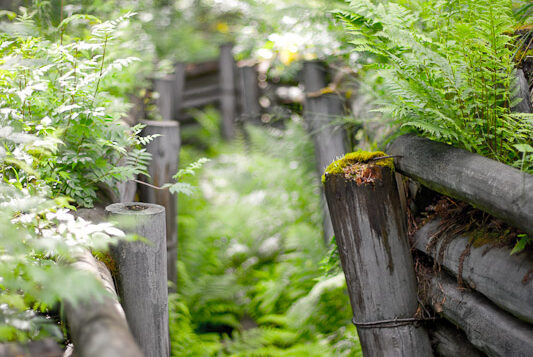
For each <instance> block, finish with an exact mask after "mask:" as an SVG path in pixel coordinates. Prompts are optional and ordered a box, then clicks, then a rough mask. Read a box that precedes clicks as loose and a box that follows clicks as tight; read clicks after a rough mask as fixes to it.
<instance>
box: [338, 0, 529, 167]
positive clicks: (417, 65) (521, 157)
mask: <svg viewBox="0 0 533 357" xmlns="http://www.w3.org/2000/svg"><path fill="white" fill-rule="evenodd" d="M399 3H404V4H407V5H409V8H408V7H406V6H402V5H400V4H399ZM350 8H351V10H350V11H339V12H337V16H338V18H339V19H341V20H342V22H343V23H344V24H345V28H346V29H347V31H348V32H349V33H350V34H351V38H352V40H351V43H352V45H353V47H354V50H355V51H360V52H364V53H367V54H371V55H372V56H374V57H373V58H374V63H372V64H370V65H369V66H368V67H367V68H368V69H369V70H372V71H376V72H377V73H378V74H379V78H380V81H382V91H381V92H380V98H379V99H378V102H379V103H380V105H381V106H380V108H379V109H378V110H379V111H381V112H383V113H385V114H387V115H389V116H390V117H392V119H393V120H394V121H395V122H396V123H398V124H400V125H401V126H402V127H404V128H408V129H410V130H414V131H417V132H419V133H421V134H422V135H425V136H428V137H430V138H432V139H435V140H439V141H443V142H446V143H450V144H453V145H455V146H458V147H462V148H465V149H467V150H470V151H473V152H476V153H479V154H482V155H484V156H487V157H490V158H494V159H496V160H499V161H501V162H504V163H507V164H509V165H513V166H515V167H518V168H522V169H523V170H524V171H527V172H533V161H532V160H533V156H531V155H529V154H526V153H525V152H523V151H522V150H521V149H520V148H523V146H521V145H524V144H527V143H530V142H531V140H532V138H533V129H532V128H533V126H532V123H533V116H532V115H526V114H517V113H513V112H512V111H511V108H512V107H513V106H515V105H516V104H517V102H518V100H517V99H515V97H514V95H515V93H516V92H517V90H518V88H517V84H516V73H515V68H514V63H513V55H514V51H515V48H514V38H513V36H512V35H510V33H512V31H513V26H514V25H515V24H516V23H515V20H514V18H513V16H512V11H511V10H512V8H511V1H508V0H498V1H492V0H482V1H474V0H465V1H444V0H432V1H427V2H418V1H401V2H400V1H397V2H387V3H382V2H379V3H374V2H372V1H370V0H365V1H351V2H350ZM430 10H431V11H430ZM517 145H519V146H517Z"/></svg>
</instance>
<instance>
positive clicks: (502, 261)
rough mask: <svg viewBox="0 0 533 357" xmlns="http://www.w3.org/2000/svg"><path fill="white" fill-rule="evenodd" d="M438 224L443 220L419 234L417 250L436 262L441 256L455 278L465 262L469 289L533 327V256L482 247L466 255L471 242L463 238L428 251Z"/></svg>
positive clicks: (465, 274) (528, 253)
mask: <svg viewBox="0 0 533 357" xmlns="http://www.w3.org/2000/svg"><path fill="white" fill-rule="evenodd" d="M439 224H440V220H434V221H432V222H430V223H427V224H426V225H425V226H423V227H422V228H421V229H420V230H419V231H418V232H416V234H415V240H414V245H415V247H416V249H418V250H420V251H422V252H424V253H426V254H429V255H430V256H431V257H432V258H433V259H437V256H440V257H442V261H441V262H440V264H441V265H442V266H443V267H445V268H446V270H448V271H449V272H451V273H452V274H453V275H454V276H457V274H458V271H459V265H460V262H461V260H462V261H463V263H462V264H463V268H462V274H461V275H462V278H463V279H464V281H465V282H467V283H468V285H469V286H471V287H472V288H474V289H475V290H477V291H478V292H480V293H482V294H483V295H485V296H486V297H487V298H489V299H490V300H491V301H492V302H494V303H495V304H496V305H498V306H499V307H501V308H502V309H504V310H506V311H509V312H510V313H512V314H513V315H515V316H517V317H518V318H520V319H522V320H524V321H527V322H529V323H532V324H533V308H532V305H531V304H532V302H533V279H531V278H533V276H531V275H533V254H531V253H530V252H523V253H521V254H517V255H510V249H508V248H499V247H491V246H482V247H478V248H476V247H470V253H469V254H468V255H464V256H463V252H465V250H466V249H467V247H468V242H469V238H467V237H463V236H459V237H455V239H453V240H451V241H447V242H446V244H445V245H444V246H442V244H441V243H438V244H437V245H436V246H435V247H434V249H431V252H429V251H428V244H429V243H430V241H431V237H433V236H434V235H435V234H436V233H437V232H438V230H439ZM441 248H442V249H443V252H441ZM442 253H443V254H442Z"/></svg>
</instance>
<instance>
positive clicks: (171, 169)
mask: <svg viewBox="0 0 533 357" xmlns="http://www.w3.org/2000/svg"><path fill="white" fill-rule="evenodd" d="M142 123H143V124H146V127H145V128H144V129H143V131H142V133H141V135H142V136H148V135H155V134H160V135H161V136H159V137H157V138H155V139H154V140H153V141H151V142H150V143H148V144H147V145H146V151H147V152H149V153H150V154H152V161H151V162H150V165H149V166H148V173H149V174H150V178H147V177H143V179H144V180H145V181H147V182H149V183H151V184H152V185H155V186H157V187H161V186H163V185H164V184H166V183H171V182H173V179H172V176H174V175H175V174H176V172H177V171H178V160H179V153H180V128H179V124H178V123H177V122H175V121H152V120H150V121H149V120H145V121H142ZM139 198H140V201H141V202H147V203H155V204H158V205H161V206H163V207H165V212H166V224H167V227H166V231H167V274H168V280H169V281H171V282H172V283H173V284H174V286H173V287H172V291H175V289H174V287H175V284H176V283H177V271H176V264H177V260H178V253H177V246H178V224H177V216H178V212H177V197H176V195H173V194H171V193H170V192H169V191H168V190H167V189H166V190H157V189H154V188H151V187H148V186H145V185H139Z"/></svg>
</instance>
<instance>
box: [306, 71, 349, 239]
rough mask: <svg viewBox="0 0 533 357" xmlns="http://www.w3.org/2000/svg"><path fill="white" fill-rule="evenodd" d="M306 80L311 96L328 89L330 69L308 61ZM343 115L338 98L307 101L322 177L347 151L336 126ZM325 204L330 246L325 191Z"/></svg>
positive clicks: (325, 224) (317, 161)
mask: <svg viewBox="0 0 533 357" xmlns="http://www.w3.org/2000/svg"><path fill="white" fill-rule="evenodd" d="M303 77H304V85H305V93H307V94H309V93H314V92H317V91H319V90H321V89H322V88H324V87H326V86H327V83H326V67H325V65H324V63H322V62H319V61H307V62H305V63H304V68H303ZM343 114H344V105H343V102H342V100H341V99H340V98H339V97H338V96H337V95H334V94H324V95H321V96H315V97H306V99H305V102H304V120H305V121H306V123H307V126H308V129H309V131H310V132H311V135H312V137H313V142H314V147H315V157H316V163H317V171H318V176H319V177H321V176H322V174H323V173H324V169H325V168H326V167H327V166H328V165H329V164H330V163H331V162H332V161H333V160H335V159H336V158H339V157H341V156H343V155H344V154H345V153H346V151H347V145H346V135H345V132H344V130H343V128H342V126H340V125H334V124H333V122H334V121H335V120H338V119H339V118H340V117H341V116H342V115H343ZM322 202H323V228H324V241H325V242H326V243H327V242H329V240H330V239H331V237H332V236H333V228H332V225H331V218H330V216H329V210H328V206H327V202H326V200H325V199H324V193H323V191H322Z"/></svg>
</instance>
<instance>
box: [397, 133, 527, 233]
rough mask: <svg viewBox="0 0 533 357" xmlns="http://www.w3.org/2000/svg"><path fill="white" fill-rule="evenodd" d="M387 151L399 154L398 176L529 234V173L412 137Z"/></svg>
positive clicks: (401, 139)
mask: <svg viewBox="0 0 533 357" xmlns="http://www.w3.org/2000/svg"><path fill="white" fill-rule="evenodd" d="M387 153H388V154H390V155H400V156H401V158H398V159H396V160H395V167H396V169H397V170H398V172H400V173H402V174H403V175H406V176H409V177H411V178H413V179H415V180H417V181H419V182H421V183H422V184H424V185H426V186H427V187H429V188H430V189H432V190H434V191H437V192H440V193H442V194H445V195H447V196H450V197H453V198H456V199H460V200H463V201H466V202H468V203H470V204H472V205H473V206H475V207H477V208H479V209H482V210H484V211H486V212H488V213H490V214H492V215H493V216H495V217H498V218H501V219H503V220H504V221H506V222H508V223H509V224H511V225H513V226H515V227H516V228H519V229H521V230H524V231H525V232H527V233H530V234H533V175H529V174H527V173H525V172H521V171H519V170H517V169H515V168H512V167H510V166H507V165H504V164H502V163H499V162H497V161H494V160H491V159H487V158H485V157H483V156H480V155H477V154H472V153H469V152H467V151H465V150H461V149H456V148H453V147H451V146H448V145H445V144H442V143H437V142H434V141H431V140H428V139H425V138H421V137H418V136H414V135H403V136H400V137H399V138H397V139H396V140H395V141H394V142H393V143H392V144H391V145H389V147H388V150H387Z"/></svg>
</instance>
